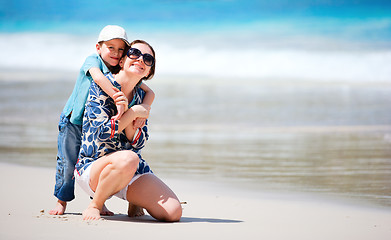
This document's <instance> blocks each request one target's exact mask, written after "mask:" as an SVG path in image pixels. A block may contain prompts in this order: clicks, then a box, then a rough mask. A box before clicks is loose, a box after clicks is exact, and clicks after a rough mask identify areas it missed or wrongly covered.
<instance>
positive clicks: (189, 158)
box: [0, 0, 391, 207]
mask: <svg viewBox="0 0 391 240" xmlns="http://www.w3.org/2000/svg"><path fill="white" fill-rule="evenodd" d="M108 24H117V25H120V26H122V27H124V28H125V29H126V31H127V33H128V37H129V39H130V40H133V39H144V40H146V41H148V42H149V43H151V45H152V46H153V47H154V48H155V51H156V59H157V65H156V75H155V77H154V79H152V80H151V81H149V82H147V85H149V86H150V87H151V88H152V89H153V90H154V91H155V93H156V99H155V102H154V104H153V105H152V111H151V116H150V131H151V138H150V140H149V143H148V145H147V147H146V148H145V149H144V153H143V155H144V158H145V159H146V160H147V161H148V162H149V163H150V165H151V167H152V168H153V170H154V172H155V173H157V174H158V175H160V176H162V177H175V178H191V179H200V180H201V179H202V180H207V181H220V182H225V183H226V184H229V185H233V186H239V187H247V188H250V189H253V190H255V191H292V192H305V193H311V194H320V195H322V196H327V197H338V198H346V199H350V200H354V201H362V202H365V203H368V204H375V205H381V206H387V207H390V206H391V111H390V106H391V68H390V66H391V3H390V2H389V1H308V0H302V1H300V0H298V1H295V2H294V3H293V2H292V1H287V0H276V1H272V2H271V1H253V0H245V1H238V0H215V1H206V0H199V1H174V0H171V1H169V0H167V1H165V0H161V1H115V2H109V1H83V2H80V1H33V2H31V1H22V0H19V1H11V2H6V1H1V2H0V45H1V46H3V48H2V53H1V56H2V58H0V161H5V162H14V163H18V164H28V165H36V166H44V167H50V168H52V169H53V172H54V169H55V164H56V161H55V155H56V137H57V122H58V118H59V115H60V113H61V110H62V108H63V106H64V105H65V102H66V100H67V98H68V97H69V95H70V93H71V91H72V88H73V84H74V82H75V80H76V77H77V72H78V69H79V68H80V66H81V65H82V63H83V61H84V59H85V57H86V56H88V55H89V54H90V53H93V52H94V51H95V44H96V39H97V36H98V34H99V31H100V29H101V28H103V27H104V26H105V25H108ZM53 186H54V175H53Z"/></svg>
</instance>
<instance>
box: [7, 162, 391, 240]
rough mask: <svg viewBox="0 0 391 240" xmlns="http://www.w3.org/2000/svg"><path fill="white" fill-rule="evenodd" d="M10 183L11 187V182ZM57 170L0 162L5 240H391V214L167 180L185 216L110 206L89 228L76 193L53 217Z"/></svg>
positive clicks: (116, 204)
mask: <svg viewBox="0 0 391 240" xmlns="http://www.w3.org/2000/svg"><path fill="white" fill-rule="evenodd" d="M11 179H12V180H11ZM53 179H54V169H48V168H40V167H28V166H19V165H13V164H7V163H0V184H1V185H0V186H1V192H2V204H1V208H0V223H1V224H0V238H1V239H33V240H34V239H53V238H56V239H69V238H74V237H78V238H86V239H116V238H118V239H121V238H132V239H133V238H143V239H168V238H171V239H238V238H246V239H247V238H255V239H288V238H289V239H314V238H316V239H357V240H360V239H389V237H390V236H391V224H390V222H391V210H390V209H389V208H382V207H373V206H366V205H360V204H357V203H349V202H343V201H342V202H341V201H336V200H332V199H324V198H319V197H314V196H311V195H306V194H287V193H270V192H251V191H248V190H245V189H240V188H236V189H235V188H232V187H229V186H227V185H224V184H221V183H216V182H215V183H214V182H208V183H206V182H203V181H190V180H186V179H163V180H164V181H165V182H166V183H167V184H168V185H169V186H170V187H171V188H172V189H173V190H174V191H175V192H176V193H177V195H178V197H179V198H180V200H181V201H186V202H187V204H185V205H183V208H184V209H183V217H182V219H181V221H180V222H178V223H160V222H156V221H155V220H154V219H153V218H152V217H150V216H149V215H148V214H147V215H146V216H144V217H140V218H129V217H128V216H127V215H126V211H127V209H126V207H127V205H126V203H125V202H124V201H122V200H119V199H110V200H108V201H107V202H106V204H107V206H108V208H109V209H110V210H112V211H113V212H114V213H115V215H114V216H112V217H104V218H103V220H99V221H83V220H82V216H81V212H82V211H83V210H84V208H85V207H86V206H87V205H88V203H89V198H88V197H87V195H86V194H85V193H84V192H82V191H81V190H80V188H78V187H76V196H77V197H76V199H75V200H73V201H72V202H70V204H69V205H68V208H67V211H66V214H65V215H62V216H51V215H49V214H48V210H50V209H51V207H53V206H54V203H55V198H54V197H53V196H52V188H53Z"/></svg>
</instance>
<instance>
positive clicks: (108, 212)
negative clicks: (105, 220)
mask: <svg viewBox="0 0 391 240" xmlns="http://www.w3.org/2000/svg"><path fill="white" fill-rule="evenodd" d="M100 215H102V216H113V215H114V213H113V212H112V211H110V210H109V209H107V207H106V205H104V204H103V208H102V211H100Z"/></svg>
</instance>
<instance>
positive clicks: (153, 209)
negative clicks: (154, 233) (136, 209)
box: [126, 174, 182, 222]
mask: <svg viewBox="0 0 391 240" xmlns="http://www.w3.org/2000/svg"><path fill="white" fill-rule="evenodd" d="M126 198H127V199H128V201H129V203H130V204H133V205H136V206H140V207H142V208H145V209H146V210H147V211H148V212H149V214H151V216H152V217H154V218H156V219H157V220H160V221H167V222H177V221H179V220H180V218H181V216H182V206H181V204H180V202H179V200H178V198H177V196H176V195H175V193H174V192H173V191H172V190H171V189H170V188H169V187H168V186H167V185H166V184H165V183H164V182H163V181H161V180H160V179H159V178H158V177H156V176H155V175H154V174H145V175H143V176H141V177H140V178H139V179H137V180H136V181H134V183H132V184H131V185H130V186H129V187H128V191H127V194H126Z"/></svg>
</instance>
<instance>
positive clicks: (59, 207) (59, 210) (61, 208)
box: [49, 200, 67, 215]
mask: <svg viewBox="0 0 391 240" xmlns="http://www.w3.org/2000/svg"><path fill="white" fill-rule="evenodd" d="M66 208H67V202H64V201H61V200H57V203H56V207H55V208H54V209H52V210H50V211H49V214H50V215H63V214H64V212H65V209H66Z"/></svg>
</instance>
